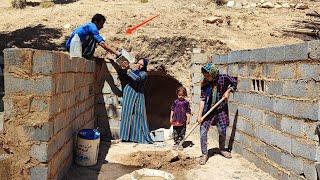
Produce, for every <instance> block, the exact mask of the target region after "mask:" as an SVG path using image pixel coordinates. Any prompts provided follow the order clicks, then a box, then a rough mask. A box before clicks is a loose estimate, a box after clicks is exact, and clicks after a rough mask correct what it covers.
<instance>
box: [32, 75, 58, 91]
mask: <svg viewBox="0 0 320 180" xmlns="http://www.w3.org/2000/svg"><path fill="white" fill-rule="evenodd" d="M54 90H55V88H54V82H53V78H52V77H50V76H43V77H41V78H39V79H36V80H35V81H33V82H32V87H31V89H30V92H32V93H34V94H37V95H38V96H46V95H52V94H53V93H54Z"/></svg>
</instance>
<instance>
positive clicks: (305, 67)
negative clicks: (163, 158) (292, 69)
mask: <svg viewBox="0 0 320 180" xmlns="http://www.w3.org/2000/svg"><path fill="white" fill-rule="evenodd" d="M319 69H320V64H311V63H301V64H298V68H297V70H298V78H299V79H303V80H311V79H313V80H315V81H319V80H320V72H319V71H320V70H319Z"/></svg>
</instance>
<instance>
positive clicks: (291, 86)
mask: <svg viewBox="0 0 320 180" xmlns="http://www.w3.org/2000/svg"><path fill="white" fill-rule="evenodd" d="M283 95H286V96H292V97H298V98H301V97H305V96H306V95H307V82H306V81H284V83H283Z"/></svg>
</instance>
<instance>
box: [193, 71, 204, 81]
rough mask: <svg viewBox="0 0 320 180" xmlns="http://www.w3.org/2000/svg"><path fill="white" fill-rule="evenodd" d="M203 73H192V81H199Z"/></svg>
mask: <svg viewBox="0 0 320 180" xmlns="http://www.w3.org/2000/svg"><path fill="white" fill-rule="evenodd" d="M203 78H204V77H203V75H202V74H201V73H193V74H192V83H199V82H201V81H202V80H203Z"/></svg>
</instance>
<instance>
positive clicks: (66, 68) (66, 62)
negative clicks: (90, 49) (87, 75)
mask: <svg viewBox="0 0 320 180" xmlns="http://www.w3.org/2000/svg"><path fill="white" fill-rule="evenodd" d="M60 70H61V72H63V73H66V72H72V70H74V69H73V68H71V60H70V58H62V59H61V69H60ZM82 72H83V71H82Z"/></svg>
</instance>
